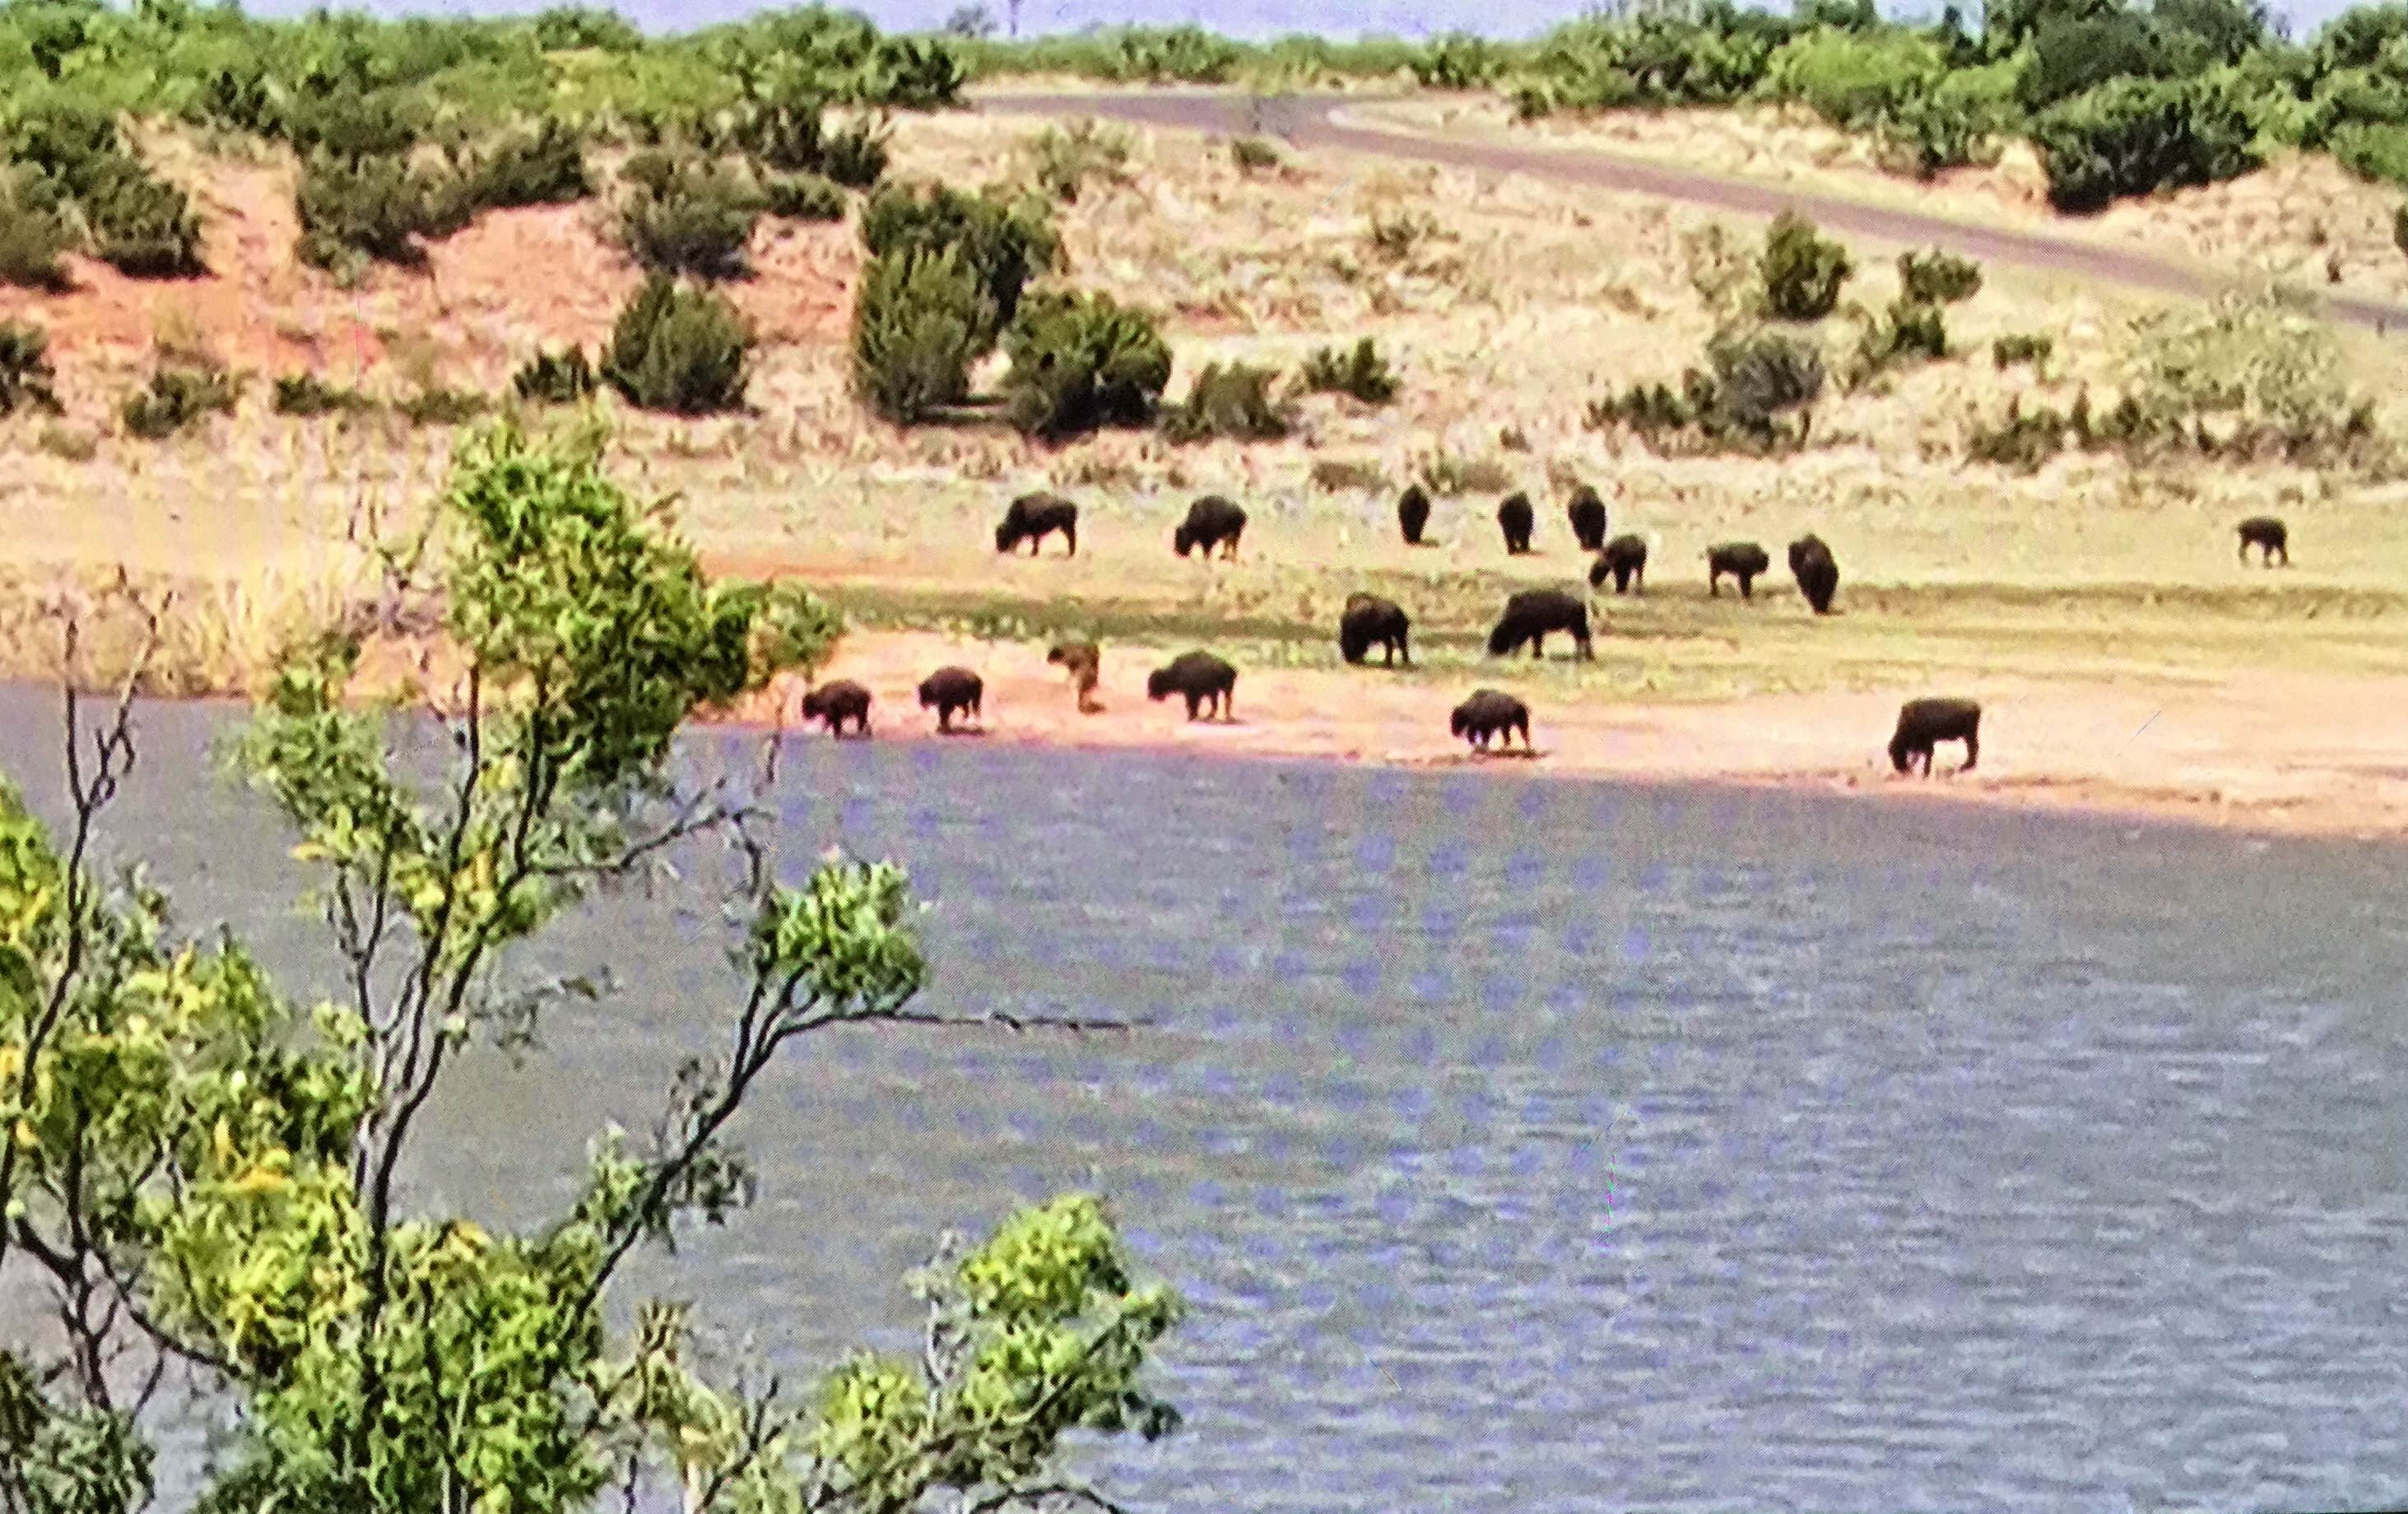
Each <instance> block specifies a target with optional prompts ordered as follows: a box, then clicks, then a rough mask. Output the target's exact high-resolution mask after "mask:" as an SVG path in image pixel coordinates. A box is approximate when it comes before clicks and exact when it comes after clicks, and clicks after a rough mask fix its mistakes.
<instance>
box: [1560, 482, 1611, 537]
mask: <svg viewBox="0 0 2408 1514" xmlns="http://www.w3.org/2000/svg"><path fill="white" fill-rule="evenodd" d="M1564 513H1565V515H1567V516H1569V517H1570V520H1571V522H1572V536H1573V537H1574V538H1575V539H1576V540H1578V541H1579V542H1580V548H1581V550H1582V551H1584V552H1601V551H1603V550H1605V501H1604V500H1602V499H1600V498H1598V493H1597V491H1596V490H1594V489H1591V488H1590V487H1589V486H1588V485H1586V484H1583V485H1581V486H1580V487H1579V488H1578V489H1575V490H1573V491H1572V502H1571V504H1570V506H1568V507H1566V508H1565V510H1564Z"/></svg>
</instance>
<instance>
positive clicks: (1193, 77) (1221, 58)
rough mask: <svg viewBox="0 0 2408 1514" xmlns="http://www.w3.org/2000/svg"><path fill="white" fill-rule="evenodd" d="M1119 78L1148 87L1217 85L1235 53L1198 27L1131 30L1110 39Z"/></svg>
mask: <svg viewBox="0 0 2408 1514" xmlns="http://www.w3.org/2000/svg"><path fill="white" fill-rule="evenodd" d="M1114 44H1115V46H1116V48H1117V50H1118V52H1119V57H1120V71H1121V77H1123V78H1124V79H1141V80H1143V81H1145V82H1146V83H1149V84H1168V83H1177V84H1220V83H1224V82H1226V80H1227V79H1228V78H1229V74H1230V71H1231V70H1232V69H1234V68H1236V67H1237V65H1238V59H1239V52H1238V50H1237V48H1236V47H1234V46H1233V45H1231V44H1230V43H1229V42H1227V41H1226V40H1225V39H1223V38H1221V37H1217V36H1213V35H1212V34H1211V33H1210V32H1208V31H1205V30H1204V29H1203V28H1202V27H1200V26H1172V27H1150V26H1133V27H1130V28H1129V29H1128V30H1126V31H1124V32H1122V33H1120V34H1119V35H1118V36H1116V37H1115V38H1114Z"/></svg>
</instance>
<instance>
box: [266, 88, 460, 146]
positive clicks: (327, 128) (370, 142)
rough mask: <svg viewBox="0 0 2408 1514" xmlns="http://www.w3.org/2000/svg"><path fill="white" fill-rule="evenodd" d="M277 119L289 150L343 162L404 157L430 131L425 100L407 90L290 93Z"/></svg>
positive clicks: (428, 107)
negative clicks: (310, 93)
mask: <svg viewBox="0 0 2408 1514" xmlns="http://www.w3.org/2000/svg"><path fill="white" fill-rule="evenodd" d="M278 119H279V121H280V122H281V126H282V134H283V136H284V138H285V140H287V141H288V142H290V143H292V145H293V150H294V151H295V152H298V153H300V154H301V155H302V156H304V157H312V156H322V157H329V158H335V159H338V160H340V161H342V162H345V163H361V162H365V161H367V160H369V159H376V158H383V159H396V160H397V159H404V158H408V157H409V155H410V154H411V153H412V152H413V151H415V150H417V149H418V147H419V146H421V145H422V144H423V143H425V142H426V141H428V140H429V138H430V137H431V136H432V135H433V132H432V121H433V111H432V108H431V106H430V102H429V100H428V98H427V97H425V96H423V95H421V94H420V93H418V92H416V91H411V90H401V89H381V90H373V91H368V92H366V93H357V92H353V91H349V90H338V91H336V92H334V93H328V94H324V95H313V96H306V97H301V98H296V99H294V100H293V101H292V102H291V103H289V104H287V105H286V106H284V107H282V108H281V109H280V110H279V112H278Z"/></svg>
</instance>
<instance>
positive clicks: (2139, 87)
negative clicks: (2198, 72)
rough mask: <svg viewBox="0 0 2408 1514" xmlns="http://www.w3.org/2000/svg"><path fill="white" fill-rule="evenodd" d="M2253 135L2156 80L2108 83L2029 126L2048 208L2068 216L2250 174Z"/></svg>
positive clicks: (2221, 104) (2177, 86) (2229, 114)
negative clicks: (2043, 175) (2043, 173)
mask: <svg viewBox="0 0 2408 1514" xmlns="http://www.w3.org/2000/svg"><path fill="white" fill-rule="evenodd" d="M2251 135H2252V134H2251V132H2250V129H2249V123H2248V121H2246V120H2244V119H2243V117H2242V116H2241V114H2240V113H2239V112H2238V111H2237V110H2235V109H2233V108H2232V107H2230V105H2229V102H2225V101H2222V100H2218V99H2216V98H2214V96H2213V95H2211V94H2209V93H2207V92H2203V91H2200V90H2197V89H2193V88H2191V87H2190V86H2188V85H2186V84H2184V83H2179V82H2174V81H2170V80H2157V79H2114V80H2111V81H2110V82H2108V83H2105V84H2102V85H2100V87H2099V88H2097V89H2095V90H2092V91H2091V92H2089V93H2087V94H2083V95H2079V96H2077V97H2075V98H2074V99H2071V100H2069V101H2067V102H2066V103H2065V104H2063V105H2060V106H2057V107H2055V108H2053V109H2051V110H2049V111H2048V112H2046V113H2045V114H2043V115H2042V116H2041V117H2040V118H2039V119H2038V120H2036V121H2034V122H2033V123H2032V139H2033V141H2034V143H2035V144H2036V145H2037V146H2038V147H2039V149H2040V156H2041V164H2042V167H2043V168H2044V169H2045V170H2046V171H2047V174H2048V197H2049V203H2050V204H2052V205H2054V206H2056V207H2057V208H2058V209H2060V210H2071V211H2091V210H2098V209H2101V208H2103V207H2106V206H2107V205H2108V204H2109V203H2110V202H2111V201H2113V200H2114V199H2117V198H2118V197H2120V196H2124V195H2128V194H2147V193H2152V192H2153V191H2156V190H2159V189H2165V188H2178V187H2184V186H2188V185H2194V184H2209V183H2214V182H2216V181H2217V180H2219V179H2231V178H2234V177H2236V176H2237V175H2240V174H2243V173H2247V172H2248V171H2249V170H2250V169H2252V168H2255V167H2257V164H2258V162H2259V159H2258V156H2257V151H2256V150H2255V149H2254V148H2253V147H2252V146H2251V145H2250V137H2251Z"/></svg>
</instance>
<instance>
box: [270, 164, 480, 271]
mask: <svg viewBox="0 0 2408 1514" xmlns="http://www.w3.org/2000/svg"><path fill="white" fill-rule="evenodd" d="M472 208H473V207H471V206H470V205H469V203H468V201H467V198H466V193H465V191H464V189H463V187H462V185H461V182H460V180H459V179H456V178H454V177H452V176H451V175H450V174H448V173H445V172H442V171H439V170H437V169H433V168H429V167H425V166H423V165H418V164H411V163H409V162H408V161H407V160H405V159H401V158H383V157H367V158H343V157H337V156H334V155H332V154H323V153H322V154H318V155H315V156H312V157H310V158H309V159H308V160H307V161H306V162H305V163H304V164H302V168H301V182H300V186H299V188H298V189H297V190H296V191H295V193H294V209H295V210H296V211H297V212H298V213H299V217H300V221H301V236H300V240H299V242H298V244H297V245H296V247H295V248H294V253H295V255H296V256H297V257H299V258H300V260H301V261H302V262H303V263H306V264H308V265H309V266H311V267H313V268H322V269H325V270H327V271H329V272H334V273H345V272H349V271H351V270H353V269H355V268H356V267H357V266H358V264H360V263H361V261H363V260H373V261H375V262H378V263H391V264H401V265H403V266H415V265H417V264H421V263H423V262H424V261H425V257H426V251H425V248H424V246H423V242H425V241H428V240H435V239H439V238H441V237H444V236H450V235H451V234H452V233H453V232H455V231H458V230H459V229H460V228H461V227H463V226H465V225H466V224H467V223H468V217H469V214H470V212H471V209H472Z"/></svg>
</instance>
